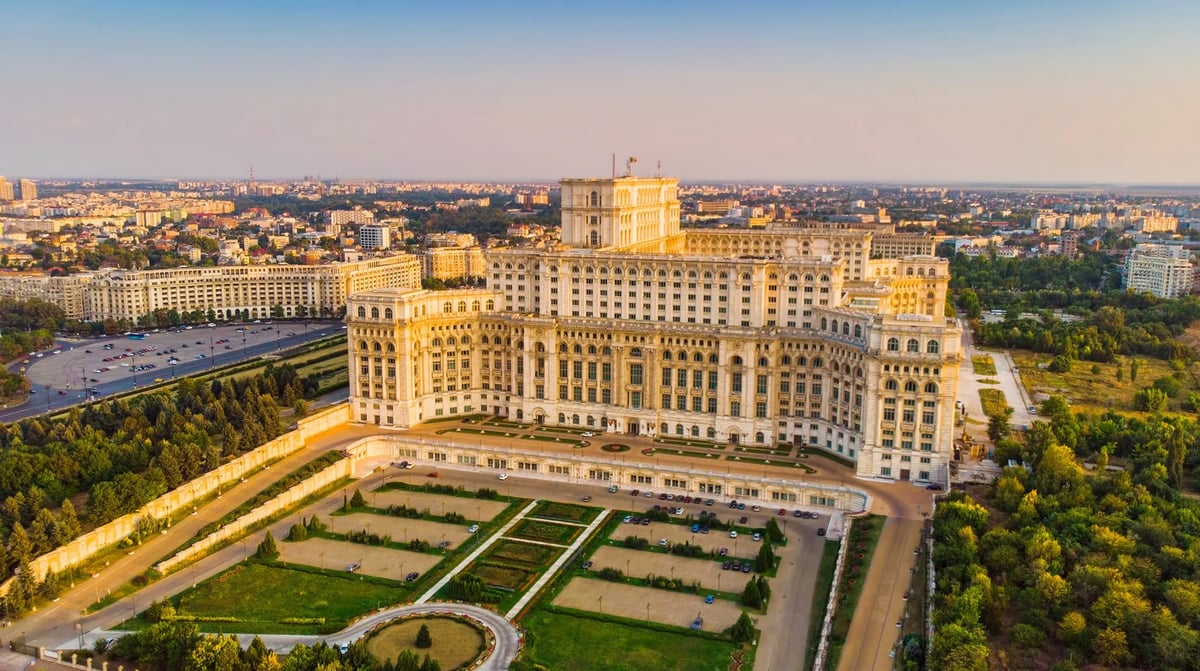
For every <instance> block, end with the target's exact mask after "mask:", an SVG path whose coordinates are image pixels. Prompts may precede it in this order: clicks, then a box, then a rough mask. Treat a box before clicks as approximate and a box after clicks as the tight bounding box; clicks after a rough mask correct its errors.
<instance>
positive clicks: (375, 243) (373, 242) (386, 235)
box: [358, 224, 392, 249]
mask: <svg viewBox="0 0 1200 671" xmlns="http://www.w3.org/2000/svg"><path fill="white" fill-rule="evenodd" d="M358 246H359V247H362V248H363V249H387V248H389V247H391V246H392V229H391V228H389V227H388V226H380V225H375V224H369V225H363V226H359V227H358Z"/></svg>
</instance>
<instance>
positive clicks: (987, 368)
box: [971, 354, 996, 375]
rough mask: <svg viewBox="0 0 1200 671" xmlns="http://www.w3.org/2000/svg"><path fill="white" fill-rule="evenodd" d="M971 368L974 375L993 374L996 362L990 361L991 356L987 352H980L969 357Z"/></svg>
mask: <svg viewBox="0 0 1200 671" xmlns="http://www.w3.org/2000/svg"><path fill="white" fill-rule="evenodd" d="M971 368H972V369H973V370H974V371H975V374H976V375H995V374H996V362H995V361H992V357H990V356H988V355H987V354H980V355H977V356H973V357H971Z"/></svg>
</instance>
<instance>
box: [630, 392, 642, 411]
mask: <svg viewBox="0 0 1200 671" xmlns="http://www.w3.org/2000/svg"><path fill="white" fill-rule="evenodd" d="M629 407H631V408H640V407H642V392H640V391H631V392H629Z"/></svg>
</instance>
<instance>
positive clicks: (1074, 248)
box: [1059, 231, 1079, 259]
mask: <svg viewBox="0 0 1200 671" xmlns="http://www.w3.org/2000/svg"><path fill="white" fill-rule="evenodd" d="M1059 243H1060V245H1061V247H1062V255H1063V256H1065V257H1067V258H1068V259H1073V258H1075V257H1076V256H1079V232H1078V231H1063V232H1062V236H1061V237H1060V238H1059Z"/></svg>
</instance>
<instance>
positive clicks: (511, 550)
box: [488, 541, 557, 568]
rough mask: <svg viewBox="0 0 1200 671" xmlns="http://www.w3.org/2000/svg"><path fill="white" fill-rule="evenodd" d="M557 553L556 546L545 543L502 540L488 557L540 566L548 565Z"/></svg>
mask: <svg viewBox="0 0 1200 671" xmlns="http://www.w3.org/2000/svg"><path fill="white" fill-rule="evenodd" d="M556 554H557V552H556V551H555V549H554V548H550V547H546V546H544V545H530V544H529V543H519V542H517V541H501V542H500V543H498V544H496V547H495V548H493V549H492V551H491V552H489V553H488V557H489V558H491V559H495V560H497V561H501V562H504V563H507V564H525V565H528V566H533V567H537V568H540V567H542V566H546V565H548V564H549V563H550V561H551V559H553V557H554V555H556Z"/></svg>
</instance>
